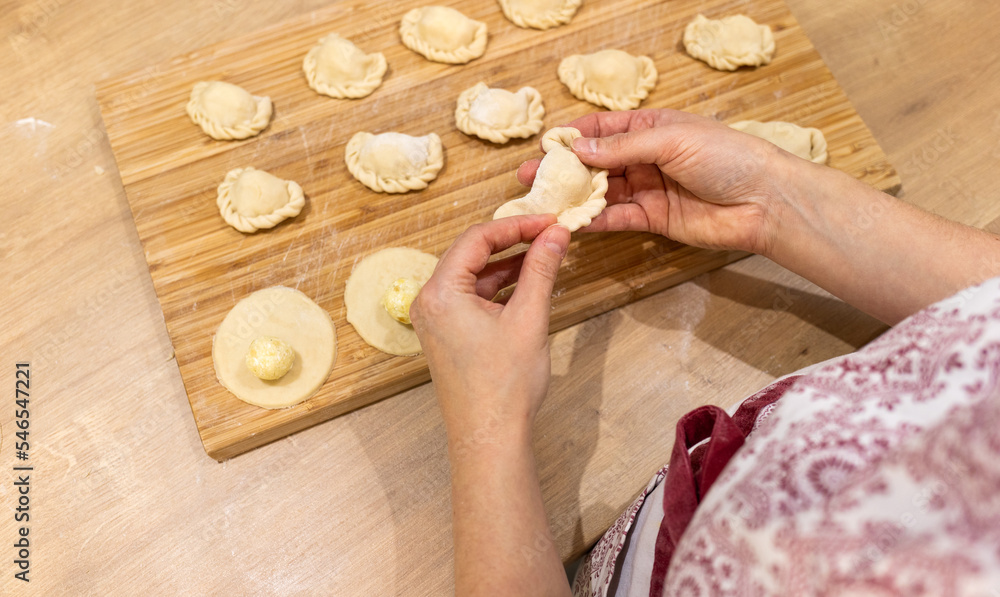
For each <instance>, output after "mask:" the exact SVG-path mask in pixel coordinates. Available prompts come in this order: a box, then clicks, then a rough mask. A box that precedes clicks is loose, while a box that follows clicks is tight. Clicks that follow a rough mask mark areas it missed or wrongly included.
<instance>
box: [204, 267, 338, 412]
mask: <svg viewBox="0 0 1000 597" xmlns="http://www.w3.org/2000/svg"><path fill="white" fill-rule="evenodd" d="M255 340H256V341H258V342H257V346H256V347H255V348H256V350H260V345H261V342H263V343H264V344H265V345H266V344H272V342H271V341H272V340H278V341H280V344H283V345H285V346H287V348H288V349H290V351H291V353H292V363H291V367H290V368H287V369H285V370H284V372H283V373H282V374H281V375H279V376H278V378H277V379H273V380H268V379H261V377H260V376H259V375H258V372H254V371H253V370H252V368H251V366H250V364H249V363H248V360H252V359H248V356H253V357H255V356H257V355H251V354H250V353H251V345H252V344H254V341H255ZM273 344H277V343H273ZM286 357H287V355H281V356H280V357H279V360H281V359H284V358H286ZM336 358H337V332H336V330H335V328H334V326H333V321H332V320H331V319H330V315H329V314H328V313H327V312H326V311H325V310H324V309H323V308H322V307H320V306H319V305H317V304H316V303H314V302H313V301H312V299H310V298H309V297H307V296H306V295H304V294H302V293H301V292H299V291H298V290H295V289H294V288H287V287H285V286H272V287H271V288H265V289H263V290H258V291H257V292H254V293H253V294H251V295H250V296H248V297H246V298H244V299H243V300H241V301H240V302H238V303H236V306H234V307H233V308H232V310H231V311H230V312H229V314H227V315H226V317H225V319H223V320H222V323H221V324H220V325H219V329H218V330H217V331H216V332H215V336H214V337H213V338H212V362H213V364H214V365H215V375H216V377H218V378H219V382H220V383H222V385H223V386H225V387H226V389H227V390H229V391H230V392H232V393H233V394H234V395H235V396H236V397H237V398H239V399H240V400H242V401H244V402H248V403H250V404H253V405H255V406H261V407H263V408H272V409H273V408H285V407H288V406H292V405H294V404H298V403H299V402H302V401H303V400H305V399H307V398H309V397H310V396H312V395H313V394H315V393H316V391H317V390H319V389H320V387H321V386H322V385H323V383H324V382H326V379H327V377H329V376H330V370H331V369H332V368H333V363H334V361H335V360H336ZM277 365H279V366H280V365H283V363H278V364H277ZM282 368H284V367H282ZM268 376H269V375H267V374H265V377H268Z"/></svg>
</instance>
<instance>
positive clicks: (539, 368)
mask: <svg viewBox="0 0 1000 597" xmlns="http://www.w3.org/2000/svg"><path fill="white" fill-rule="evenodd" d="M555 221H556V218H555V216H553V215H551V214H545V215H536V216H517V217H511V218H503V219H500V220H494V221H492V222H487V223H485V224H478V225H476V226H473V227H472V228H469V229H468V230H466V231H465V232H464V233H463V234H462V235H461V236H459V237H458V239H457V240H456V241H455V243H454V244H453V245H452V246H451V248H450V249H448V251H446V252H445V254H444V256H443V257H441V261H440V262H438V266H437V269H435V270H434V275H433V276H431V279H430V280H428V281H427V284H425V285H424V287H423V288H422V289H421V290H420V294H419V295H418V296H417V300H416V301H414V303H413V305H412V306H411V307H410V319H411V320H412V321H413V328H414V329H415V330H416V331H417V335H418V336H419V337H420V345H421V346H422V347H423V349H424V353H425V354H426V355H427V363H428V365H429V366H430V370H431V378H433V380H434V390H435V392H436V393H437V397H438V404H439V405H440V406H441V413H442V415H443V416H444V422H445V427H446V428H447V431H448V455H449V459H450V465H451V466H450V469H451V505H452V512H453V515H452V516H453V524H452V531H453V533H454V535H455V594H456V595H472V596H476V595H560V596H568V595H569V594H570V590H569V584H568V583H567V582H566V573H565V571H564V570H563V567H562V562H561V561H560V560H559V551H558V549H556V544H555V541H554V540H553V538H552V533H551V531H550V530H549V525H548V521H547V520H546V518H545V506H544V504H543V503H542V493H541V489H540V487H539V484H538V472H537V470H536V468H535V459H534V454H533V452H532V442H531V427H532V423H533V422H534V420H535V414H536V413H537V412H538V408H539V406H541V404H542V400H544V399H545V394H546V393H547V392H548V388H549V373H550V369H551V365H550V361H549V310H550V306H551V294H552V285H553V283H554V282H555V279H556V273H557V272H558V271H559V263H560V262H561V261H562V258H563V256H564V255H565V254H566V248H567V246H568V245H569V231H568V230H567V229H566V228H565V227H563V226H559V225H554V224H555ZM529 241H530V242H531V247H529V248H528V251H527V252H525V253H520V254H518V255H515V256H513V257H507V258H504V259H499V260H497V261H494V262H492V263H490V262H489V259H490V256H491V255H493V254H494V253H498V252H500V251H503V250H504V249H506V248H508V247H511V246H513V245H515V244H517V243H519V242H529ZM513 282H517V287H516V288H515V289H514V293H513V294H512V295H511V297H510V300H508V301H507V304H506V305H503V304H499V303H494V302H492V301H491V300H490V299H492V298H493V297H494V296H495V295H496V293H497V291H498V290H500V289H501V288H504V287H506V286H509V285H510V284H512V283H513Z"/></svg>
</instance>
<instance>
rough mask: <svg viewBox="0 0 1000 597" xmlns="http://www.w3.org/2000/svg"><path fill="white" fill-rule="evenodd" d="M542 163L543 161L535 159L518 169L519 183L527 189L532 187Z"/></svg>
mask: <svg viewBox="0 0 1000 597" xmlns="http://www.w3.org/2000/svg"><path fill="white" fill-rule="evenodd" d="M541 163H542V160H540V159H538V158H535V159H533V160H528V161H527V162H524V163H523V164H521V165H520V166H518V167H517V174H516V176H517V182H519V183H521V184H523V185H524V186H526V187H530V186H531V185H532V184H534V182H535V173H536V172H538V165H539V164H541Z"/></svg>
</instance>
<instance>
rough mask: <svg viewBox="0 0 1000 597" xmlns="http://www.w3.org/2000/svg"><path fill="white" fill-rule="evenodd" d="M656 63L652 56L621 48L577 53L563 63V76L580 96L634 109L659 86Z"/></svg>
mask: <svg viewBox="0 0 1000 597" xmlns="http://www.w3.org/2000/svg"><path fill="white" fill-rule="evenodd" d="M656 78H657V73H656V65H654V64H653V61H652V59H650V58H649V57H648V56H633V55H631V54H629V53H628V52H623V51H621V50H601V51H600V52H596V53H594V54H574V55H573V56H570V57H568V58H564V59H563V61H562V62H560V63H559V80H560V81H562V82H563V84H564V85H566V87H568V88H569V91H570V93H572V94H573V95H575V96H576V97H578V98H579V99H582V100H585V101H588V102H590V103H592V104H595V105H597V106H604V107H605V108H608V109H610V110H632V109H634V108H636V107H638V105H639V103H640V102H642V100H644V99H646V97H647V96H648V95H649V92H650V90H651V89H653V87H655V86H656Z"/></svg>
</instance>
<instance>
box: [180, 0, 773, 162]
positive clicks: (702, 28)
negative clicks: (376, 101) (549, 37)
mask: <svg viewBox="0 0 1000 597" xmlns="http://www.w3.org/2000/svg"><path fill="white" fill-rule="evenodd" d="M579 4H580V0H571V1H569V2H566V3H564V4H562V5H560V6H558V7H555V6H550V7H549V9H548V11H547V12H546V11H544V10H540V9H539V8H538V5H537V4H532V3H525V2H521V1H518V0H501V7H502V8H503V10H504V13H505V14H507V16H508V18H510V19H511V20H512V21H514V22H515V23H516V24H518V25H520V26H532V27H538V28H546V25H547V26H555V25H556V24H562V23H565V22H568V21H569V19H570V18H572V16H573V14H574V13H575V12H576V10H577V8H578V7H579ZM529 7H535V9H534V11H532V10H528V9H529ZM557 8H558V10H556V9H557ZM399 32H400V38H401V39H402V41H403V43H404V44H405V45H406V46H407V47H408V48H410V49H412V50H414V51H415V52H418V53H420V54H421V55H423V56H425V57H426V58H428V59H429V60H434V61H438V62H447V63H452V64H464V63H466V62H468V61H470V60H472V59H474V58H478V57H479V56H482V55H483V53H484V52H485V51H486V40H487V33H486V24H485V23H482V22H480V21H475V20H473V19H470V18H468V17H466V16H465V15H463V14H462V13H461V12H459V11H457V10H455V9H453V8H449V7H445V6H425V7H422V8H415V9H413V10H411V11H409V12H408V13H406V15H404V17H403V19H402V21H401V22H400V26H399ZM684 45H685V48H686V49H687V51H688V53H689V54H691V55H692V56H694V57H696V58H699V59H701V60H704V61H705V62H707V63H708V64H709V65H711V66H712V67H714V68H717V69H720V70H735V69H736V68H738V67H740V66H744V65H747V66H759V65H761V64H767V63H768V62H770V60H771V58H772V56H773V55H774V37H773V35H772V34H771V30H770V28H769V27H767V26H764V25H758V24H757V23H755V22H754V21H753V20H752V19H750V18H749V17H746V16H743V15H735V16H730V17H726V18H724V19H719V20H712V19H707V18H705V17H704V16H703V15H698V16H697V18H695V20H694V21H692V22H691V23H690V24H689V25H688V26H687V27H686V28H685V31H684ZM387 68H388V64H387V62H386V59H385V56H384V55H383V54H382V53H381V52H373V53H371V54H366V53H365V52H363V51H362V50H360V49H359V48H358V47H357V46H355V45H354V43H352V42H351V41H350V40H348V39H346V38H344V37H341V36H340V35H338V34H336V33H331V34H329V35H327V36H326V37H324V38H322V39H321V40H319V43H317V44H316V45H315V46H314V47H313V48H311V49H310V50H309V52H308V53H307V54H306V56H305V59H304V60H303V62H302V69H303V71H304V73H305V77H306V81H307V82H308V84H309V86H310V87H311V88H312V89H314V90H315V91H316V92H317V93H320V94H323V95H327V96H330V97H334V98H340V99H358V98H362V97H365V96H367V95H369V94H371V93H372V92H373V91H374V90H375V89H376V88H378V86H379V85H381V83H382V79H383V77H384V76H385V72H386V70H387ZM558 76H559V79H560V81H562V82H563V83H564V84H565V85H566V86H567V87H568V88H569V90H570V92H571V93H573V95H574V96H576V97H577V98H579V99H582V100H586V101H588V102H591V103H593V104H595V105H598V106H603V107H605V108H609V109H611V110H629V109H633V108H635V107H637V106H638V105H639V103H640V102H641V101H642V100H643V99H645V98H646V97H647V96H648V94H649V91H650V90H651V89H652V88H653V87H654V86H655V85H656V80H657V72H656V67H655V66H654V64H653V61H652V60H651V59H650V58H649V57H647V56H632V55H630V54H628V53H626V52H623V51H620V50H603V51H600V52H596V53H594V54H585V55H579V54H577V55H573V56H570V57H568V58H566V59H564V60H562V62H560V64H559V68H558ZM528 89H530V88H528ZM484 91H485V90H484V89H479V90H478V91H476V92H472V91H471V90H470V91H468V92H466V93H468V94H472V95H471V97H472V98H475V97H479V96H481V95H483V93H484ZM507 99H508V102H509V98H507ZM462 101H463V100H462V98H460V99H459V103H460V106H461V104H462ZM537 105H540V101H538V102H534V103H533V105H532V108H531V111H532V112H537V111H538V109H539V108H538V107H536V106H537ZM187 112H188V114H189V116H190V117H191V120H192V121H194V122H195V123H196V124H198V125H199V126H200V127H201V128H202V130H203V131H204V132H205V133H206V134H208V135H209V136H211V137H212V138H213V139H218V140H238V139H246V138H249V137H252V136H254V135H257V134H258V133H260V132H261V131H262V130H264V128H266V127H267V125H268V123H269V122H270V119H271V113H272V106H271V100H270V98H268V97H264V96H254V95H251V94H250V93H249V92H247V91H246V90H244V89H242V88H240V87H238V86H236V85H233V84H231V83H225V82H222V81H203V82H200V83H198V84H196V85H195V86H194V88H193V89H192V91H191V97H190V100H189V102H188V104H187ZM467 113H468V115H469V117H471V119H472V120H473V121H479V122H480V123H482V124H485V125H487V126H489V125H490V124H491V123H490V122H489V119H491V118H493V116H492V115H491V114H490V113H482V111H480V112H476V111H471V112H468V111H467ZM477 116H484V118H477ZM465 122H466V124H465V127H466V128H474V127H473V126H471V125H469V124H468V122H469V121H468V119H467V120H466V121H465ZM490 128H494V129H495V128H496V126H491V127H490ZM462 130H463V131H464V132H466V133H468V134H478V133H475V132H470V131H469V130H465V129H462ZM537 132H538V131H537V130H535V131H533V132H531V133H530V134H532V135H533V134H536V133H537ZM480 136H482V135H480ZM514 136H518V135H514ZM528 136H530V135H528ZM495 137H496V135H494V134H491V133H486V136H485V137H483V138H486V139H488V140H491V141H492V140H494V138H495ZM496 142H497V143H503V142H505V141H496Z"/></svg>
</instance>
